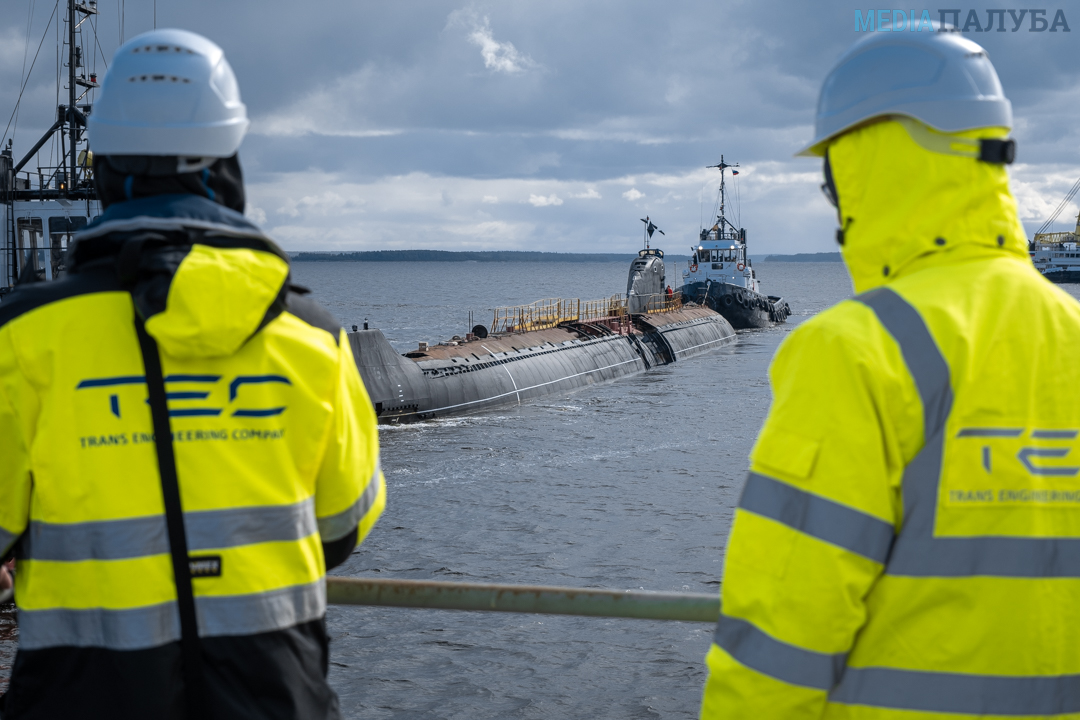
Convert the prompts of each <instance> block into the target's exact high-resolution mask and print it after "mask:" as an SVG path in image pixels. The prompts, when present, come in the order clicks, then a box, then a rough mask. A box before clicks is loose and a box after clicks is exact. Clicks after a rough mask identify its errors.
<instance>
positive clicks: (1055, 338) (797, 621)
mask: <svg viewBox="0 0 1080 720" xmlns="http://www.w3.org/2000/svg"><path fill="white" fill-rule="evenodd" d="M817 113H818V115H817V127H816V136H815V138H814V140H813V142H812V143H811V144H810V146H809V147H808V148H807V150H806V151H805V152H807V153H809V154H812V155H818V156H824V158H825V178H826V184H825V186H824V187H825V189H826V194H827V195H828V196H829V197H830V199H831V200H832V201H833V203H834V204H835V205H836V206H837V210H838V213H839V219H840V224H841V231H840V233H839V234H838V240H839V242H840V243H841V248H840V249H841V252H842V254H843V257H844V260H845V262H846V264H847V267H848V270H849V272H850V274H851V278H852V280H853V283H854V286H855V291H856V293H857V295H856V296H855V297H854V298H852V299H850V300H847V301H844V302H842V303H840V304H838V305H837V306H835V307H833V308H831V309H830V310H828V311H826V312H823V313H821V314H820V315H818V316H816V317H814V318H813V319H811V320H808V321H807V322H805V323H804V324H802V325H801V326H800V327H799V328H797V329H796V330H795V331H794V332H792V334H791V336H790V337H789V338H788V339H787V340H786V341H785V342H784V343H783V344H782V346H781V347H780V349H779V351H778V352H777V355H776V358H775V360H774V362H773V364H772V368H771V371H770V372H771V382H772V388H773V404H772V407H771V409H770V412H769V415H768V419H767V420H766V423H765V426H764V428H763V429H762V431H761V434H760V436H759V437H758V440H757V444H756V445H755V447H754V450H753V453H752V455H751V468H750V474H749V477H748V478H747V481H746V486H745V488H744V490H743V493H742V497H741V499H740V502H739V507H738V509H737V511H736V514H735V520H734V525H733V527H732V530H731V535H730V538H729V541H728V546H727V553H726V560H725V568H724V576H723V582H722V585H721V601H722V602H721V608H722V615H721V619H720V621H719V623H718V625H717V628H716V633H715V636H714V643H713V645H712V647H711V649H710V651H709V654H708V657H707V663H708V668H709V677H708V680H707V682H706V685H705V691H704V701H703V705H702V712H701V717H702V718H732V719H735V718H738V719H739V720H745V719H746V718H753V719H754V720H768V719H770V718H784V719H785V720H792V719H797V718H807V719H809V718H845V719H846V720H857V719H867V720H869V719H871V718H872V719H873V720H901V719H903V720H917V719H921V718H950V719H960V718H974V717H995V718H997V717H1010V718H1036V717H1038V718H1047V717H1058V718H1064V717H1069V718H1077V717H1080V623H1077V622H1074V621H1073V619H1072V615H1073V612H1074V611H1075V609H1076V608H1077V607H1080V382H1077V380H1076V377H1075V366H1076V363H1077V360H1078V359H1080V304H1078V303H1077V302H1076V300H1074V299H1073V298H1072V297H1070V296H1069V295H1067V294H1066V293H1065V292H1063V291H1062V290H1060V289H1059V288H1057V287H1055V286H1054V285H1052V284H1051V283H1050V282H1048V281H1047V280H1045V279H1044V278H1043V277H1041V276H1040V275H1039V273H1038V272H1037V271H1036V270H1035V269H1034V267H1033V266H1032V263H1031V261H1030V259H1029V256H1028V249H1027V243H1026V240H1025V237H1024V231H1023V228H1022V226H1021V224H1020V222H1019V221H1018V218H1017V210H1016V203H1015V201H1014V200H1013V197H1012V195H1011V194H1010V192H1009V186H1008V177H1007V174H1006V169H1005V167H1004V165H1005V164H1007V163H1008V162H1010V161H1011V160H1012V156H1013V152H1014V146H1013V144H1012V143H1011V141H1009V140H1007V138H1006V136H1007V133H1008V129H1009V127H1010V126H1011V107H1010V105H1009V103H1008V101H1007V100H1006V99H1005V97H1004V94H1003V92H1002V89H1001V85H1000V83H999V81H998V78H997V75H996V73H995V71H994V68H993V66H992V65H991V64H990V61H989V59H988V58H987V56H986V53H985V51H984V50H983V49H982V48H981V47H979V46H978V45H977V44H975V43H973V42H971V41H970V40H968V39H965V38H964V37H963V36H961V35H959V34H957V33H953V32H934V33H922V34H916V33H904V34H903V35H900V34H896V35H892V34H889V33H886V34H883V35H875V36H872V37H868V38H867V39H865V40H863V41H861V42H859V43H857V44H856V45H855V46H853V47H852V48H851V49H850V50H849V51H848V53H847V54H845V55H844V56H843V57H842V58H841V60H840V61H839V63H838V65H837V66H836V68H835V69H834V70H833V71H832V72H831V74H830V75H829V76H828V78H827V80H826V81H825V84H824V86H823V89H822V92H821V98H820V100H819V105H818V111H817Z"/></svg>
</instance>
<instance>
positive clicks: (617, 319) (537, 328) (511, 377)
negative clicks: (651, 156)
mask: <svg viewBox="0 0 1080 720" xmlns="http://www.w3.org/2000/svg"><path fill="white" fill-rule="evenodd" d="M664 283H665V272H664V260H663V251H661V250H657V249H655V248H646V249H644V250H641V251H639V253H638V257H637V258H635V260H634V261H633V263H632V264H631V267H630V274H629V277H628V282H627V286H628V288H630V293H629V294H628V295H627V296H626V297H623V296H620V295H615V296H612V297H610V298H607V299H604V300H596V301H587V302H583V301H580V300H564V299H551V300H540V301H538V302H535V303H533V304H531V305H524V306H518V307H508V308H497V309H496V310H495V312H494V316H493V319H492V322H491V325H489V326H484V325H477V326H475V327H473V328H472V332H469V333H466V335H465V336H464V337H461V336H455V337H454V338H453V339H452V340H449V341H446V342H443V343H439V344H438V345H433V346H429V345H428V344H427V343H421V344H420V345H419V346H418V347H417V349H416V350H413V351H411V352H407V353H405V354H404V355H401V354H399V353H398V352H397V351H395V350H394V348H393V347H392V346H391V345H390V343H389V342H388V341H387V339H386V337H385V336H384V335H383V334H382V332H381V331H379V330H374V329H373V330H368V329H364V330H359V329H357V328H355V327H354V328H353V332H351V333H349V341H350V343H351V345H352V351H353V355H354V356H355V358H356V364H357V366H358V367H359V368H360V375H361V377H362V378H363V380H364V385H365V386H366V388H367V391H368V395H369V396H370V397H371V400H372V402H373V403H374V405H375V411H376V414H377V415H378V417H379V421H380V422H405V421H416V420H428V419H432V418H437V417H443V416H447V415H457V414H464V413H470V412H476V411H479V410H484V409H488V408H492V407H496V406H499V405H505V404H510V403H520V402H521V401H523V400H527V399H530V398H535V397H539V396H542V395H547V394H551V393H562V392H569V391H571V390H574V389H577V388H580V387H584V386H586V385H589V384H592V383H596V382H602V381H608V380H614V379H616V378H620V377H624V376H626V375H631V374H634V373H639V372H643V371H645V370H648V369H649V368H652V367H655V366H657V365H667V364H670V363H673V362H676V361H678V360H682V359H685V358H688V357H691V356H693V355H697V354H700V353H703V352H707V351H709V350H712V349H714V348H717V347H722V346H723V345H726V344H728V343H731V342H734V340H735V331H734V329H733V328H732V327H731V324H730V323H729V322H728V321H727V320H725V319H724V317H723V316H722V315H720V314H719V313H717V312H715V311H713V310H711V309H709V308H707V307H701V306H690V305H684V304H683V302H682V298H681V296H679V295H678V294H671V295H668V294H666V292H665V289H666V286H665V284H664Z"/></svg>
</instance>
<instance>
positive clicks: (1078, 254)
mask: <svg viewBox="0 0 1080 720" xmlns="http://www.w3.org/2000/svg"><path fill="white" fill-rule="evenodd" d="M1047 225H1049V223H1047ZM1028 254H1029V255H1030V256H1031V262H1032V263H1033V264H1034V265H1035V269H1036V270H1038V271H1039V272H1041V273H1042V274H1043V275H1045V276H1046V278H1047V279H1048V280H1052V281H1054V282H1057V283H1080V214H1078V215H1077V216H1076V228H1075V229H1074V230H1073V231H1072V232H1054V233H1035V237H1034V238H1033V239H1032V241H1031V242H1030V243H1029V244H1028Z"/></svg>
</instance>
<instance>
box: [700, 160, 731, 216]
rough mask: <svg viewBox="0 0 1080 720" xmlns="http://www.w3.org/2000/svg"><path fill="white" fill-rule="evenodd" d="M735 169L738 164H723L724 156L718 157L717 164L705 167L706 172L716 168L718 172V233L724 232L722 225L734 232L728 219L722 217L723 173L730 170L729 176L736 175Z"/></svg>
mask: <svg viewBox="0 0 1080 720" xmlns="http://www.w3.org/2000/svg"><path fill="white" fill-rule="evenodd" d="M737 167H739V163H735V164H734V165H729V164H728V163H726V162H724V156H723V155H721V156H720V162H719V163H717V164H716V165H706V166H705V169H706V170H709V169H712V168H716V169H717V170H719V171H720V214H719V215H717V216H716V219H717V220H719V221H720V232H723V231H724V225H725V224H727V225H729V226H731V229H732V230H735V226H734V225H732V224H731V223H730V222H728V219H727V218H726V217H724V178H725V175H724V171H725V170H727V169H728V168H732V171H731V174H732V175H738V174H739V171H738V170H735V169H734V168H737Z"/></svg>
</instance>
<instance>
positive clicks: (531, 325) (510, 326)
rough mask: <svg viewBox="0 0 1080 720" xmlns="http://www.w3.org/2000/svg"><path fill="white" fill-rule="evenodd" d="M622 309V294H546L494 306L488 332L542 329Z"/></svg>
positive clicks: (594, 317)
mask: <svg viewBox="0 0 1080 720" xmlns="http://www.w3.org/2000/svg"><path fill="white" fill-rule="evenodd" d="M625 313H626V301H625V300H624V299H623V297H622V295H612V296H611V297H609V298H605V299H603V300H584V301H582V300H578V299H576V298H574V299H565V298H546V299H544V300H537V301H536V302H534V303H531V304H529V305H515V306H512V307H499V308H495V315H494V317H493V318H492V321H491V327H490V329H489V332H492V333H497V332H529V331H531V330H546V329H548V328H553V327H555V326H557V325H558V324H559V323H564V322H587V321H589V320H598V319H600V318H606V317H616V316H619V315H624V314H625Z"/></svg>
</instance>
